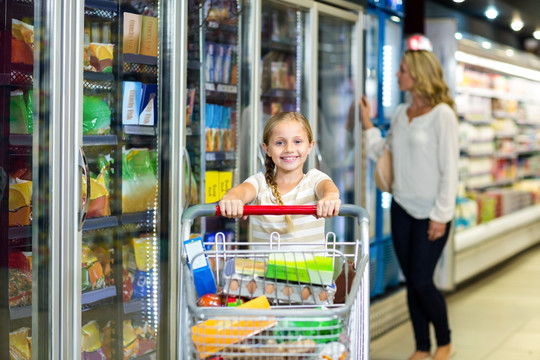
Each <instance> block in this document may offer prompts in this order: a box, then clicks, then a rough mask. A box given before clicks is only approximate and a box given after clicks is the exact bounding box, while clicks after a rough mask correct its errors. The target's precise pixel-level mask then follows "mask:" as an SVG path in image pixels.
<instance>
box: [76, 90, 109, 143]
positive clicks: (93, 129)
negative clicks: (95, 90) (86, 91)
mask: <svg viewBox="0 0 540 360" xmlns="http://www.w3.org/2000/svg"><path fill="white" fill-rule="evenodd" d="M110 132H111V109H110V107H109V105H108V104H107V102H105V100H103V99H102V98H101V97H100V96H88V95H83V135H105V134H109V133H110Z"/></svg>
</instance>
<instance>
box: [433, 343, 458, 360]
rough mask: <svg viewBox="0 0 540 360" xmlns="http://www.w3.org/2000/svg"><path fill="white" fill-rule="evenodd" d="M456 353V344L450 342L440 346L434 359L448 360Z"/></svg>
mask: <svg viewBox="0 0 540 360" xmlns="http://www.w3.org/2000/svg"><path fill="white" fill-rule="evenodd" d="M455 354H456V349H455V348H454V345H452V344H448V345H444V346H439V347H438V348H437V351H436V352H435V355H433V360H448V359H450V358H451V357H452V356H454V355H455Z"/></svg>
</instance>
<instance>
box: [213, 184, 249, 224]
mask: <svg viewBox="0 0 540 360" xmlns="http://www.w3.org/2000/svg"><path fill="white" fill-rule="evenodd" d="M256 196H257V190H256V189H255V187H254V186H253V185H251V184H250V183H242V184H239V185H236V186H234V187H232V188H231V189H229V191H227V193H225V195H223V197H222V198H221V200H220V201H219V203H218V204H219V209H220V211H221V214H222V215H223V216H226V217H229V218H237V217H242V215H243V214H244V204H247V203H250V202H252V201H253V200H254V199H255V197H256Z"/></svg>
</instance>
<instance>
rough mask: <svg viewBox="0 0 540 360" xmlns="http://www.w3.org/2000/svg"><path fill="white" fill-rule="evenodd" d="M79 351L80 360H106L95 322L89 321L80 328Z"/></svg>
mask: <svg viewBox="0 0 540 360" xmlns="http://www.w3.org/2000/svg"><path fill="white" fill-rule="evenodd" d="M81 350H82V354H81V355H82V356H81V359H82V360H107V358H106V357H105V354H104V352H103V349H102V347H101V335H100V331H99V325H98V323H97V321H95V320H92V321H89V322H88V323H86V324H85V325H84V326H83V327H82V328H81Z"/></svg>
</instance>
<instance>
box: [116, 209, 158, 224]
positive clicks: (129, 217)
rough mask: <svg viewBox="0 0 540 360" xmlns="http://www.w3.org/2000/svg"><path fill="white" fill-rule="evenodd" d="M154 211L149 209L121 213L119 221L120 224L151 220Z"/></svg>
mask: <svg viewBox="0 0 540 360" xmlns="http://www.w3.org/2000/svg"><path fill="white" fill-rule="evenodd" d="M153 219H154V211H153V210H149V211H146V212H139V213H131V214H122V216H121V219H120V221H121V222H122V224H141V223H145V222H147V221H153Z"/></svg>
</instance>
